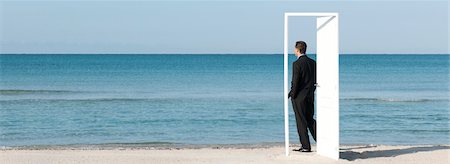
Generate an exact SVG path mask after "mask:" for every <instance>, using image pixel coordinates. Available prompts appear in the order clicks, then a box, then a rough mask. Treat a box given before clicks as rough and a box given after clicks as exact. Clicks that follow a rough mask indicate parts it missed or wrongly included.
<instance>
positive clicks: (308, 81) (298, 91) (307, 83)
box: [289, 55, 316, 100]
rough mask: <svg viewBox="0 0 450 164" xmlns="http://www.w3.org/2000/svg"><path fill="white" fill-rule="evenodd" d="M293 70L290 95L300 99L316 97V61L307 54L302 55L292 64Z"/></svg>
mask: <svg viewBox="0 0 450 164" xmlns="http://www.w3.org/2000/svg"><path fill="white" fill-rule="evenodd" d="M292 70H293V71H292V82H291V91H290V92H289V96H290V97H292V98H293V99H297V98H299V99H300V100H304V99H305V98H307V97H314V91H315V90H316V86H315V84H316V61H314V60H313V59H311V58H309V57H308V56H306V55H302V56H300V57H299V58H298V59H297V60H296V61H295V62H294V63H293V64H292Z"/></svg>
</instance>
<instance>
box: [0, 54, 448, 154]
mask: <svg viewBox="0 0 450 164" xmlns="http://www.w3.org/2000/svg"><path fill="white" fill-rule="evenodd" d="M310 56H311V57H312V58H314V59H315V56H314V55H310ZM449 57H450V56H449V55H426V54H425V55H420V54H413V55H364V54H361V55H341V56H340V142H341V144H394V145H403V144H449V143H450V137H449V136H450V126H449V125H450V120H449V115H450V98H449V93H450V89H449V79H450V74H449ZM295 59H296V58H295V56H293V55H290V59H289V63H290V64H292V62H293V61H294V60H295ZM0 70H1V74H0V146H13V147H14V146H33V145H69V144H112V143H149V144H151V143H169V144H170V143H179V144H180V143H181V144H194V145H195V144H241V143H246V144H261V143H280V142H284V120H283V119H284V113H283V112H284V111H283V94H284V93H283V55H281V54H274V55H267V54H262V55H257V54H251V55H245V54H228V55H227V54H221V55H213V54H211V55H208V54H198V55H195V54H170V55H158V54H151V55H139V54H133V55H120V54H114V55H113V54H81V55H77V54H61V55H57V54H52V55H50V54H49V55H46V54H41V55H38V54H36V55H13V54H2V55H0ZM289 71H290V72H289V74H291V68H290V69H289ZM290 112H291V113H290V119H291V120H290V134H291V135H290V138H291V142H292V143H299V140H298V135H297V132H296V128H295V126H296V125H295V121H294V116H293V111H292V108H291V109H290ZM318 128H320V127H318ZM313 143H314V142H313Z"/></svg>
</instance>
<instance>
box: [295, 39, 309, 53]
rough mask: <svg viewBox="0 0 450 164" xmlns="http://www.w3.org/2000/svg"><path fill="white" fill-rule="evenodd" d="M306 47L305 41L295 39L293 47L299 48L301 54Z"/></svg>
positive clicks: (304, 51)
mask: <svg viewBox="0 0 450 164" xmlns="http://www.w3.org/2000/svg"><path fill="white" fill-rule="evenodd" d="M306 47H307V46H306V42H304V41H297V42H296V43H295V48H297V49H299V50H300V53H302V54H306Z"/></svg>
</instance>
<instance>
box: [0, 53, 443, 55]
mask: <svg viewBox="0 0 450 164" xmlns="http://www.w3.org/2000/svg"><path fill="white" fill-rule="evenodd" d="M289 54H290V55H293V54H291V53H289ZM310 54H312V55H316V54H315V53H310ZM0 55H284V54H283V53H0ZM307 55H308V54H307ZM339 55H450V53H414V54H412V53H340V54H339Z"/></svg>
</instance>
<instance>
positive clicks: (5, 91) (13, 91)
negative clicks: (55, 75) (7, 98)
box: [0, 89, 80, 95]
mask: <svg viewBox="0 0 450 164" xmlns="http://www.w3.org/2000/svg"><path fill="white" fill-rule="evenodd" d="M79 92H80V91H69V90H40V89H39V90H28V89H0V95H21V94H51V93H79Z"/></svg>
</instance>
